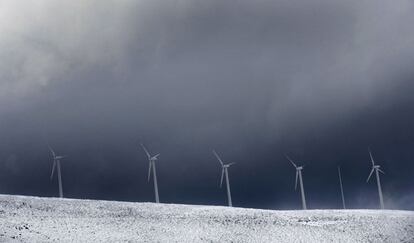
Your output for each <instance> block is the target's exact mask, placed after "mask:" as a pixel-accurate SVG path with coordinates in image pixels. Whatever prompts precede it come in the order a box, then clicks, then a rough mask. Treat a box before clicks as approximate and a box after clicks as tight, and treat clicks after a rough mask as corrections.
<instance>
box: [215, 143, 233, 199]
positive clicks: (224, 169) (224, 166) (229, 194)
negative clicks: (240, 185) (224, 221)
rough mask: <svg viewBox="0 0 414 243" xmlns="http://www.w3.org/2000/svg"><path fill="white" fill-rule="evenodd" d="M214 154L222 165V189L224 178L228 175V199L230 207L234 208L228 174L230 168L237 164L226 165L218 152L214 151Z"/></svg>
mask: <svg viewBox="0 0 414 243" xmlns="http://www.w3.org/2000/svg"><path fill="white" fill-rule="evenodd" d="M213 154H214V155H215V156H216V158H217V160H218V161H219V162H220V165H221V179H220V187H222V185H223V177H224V174H225V175H226V184H227V198H228V203H229V207H232V206H233V204H232V202H231V191H230V182H229V172H228V168H229V167H230V166H232V165H234V164H236V163H228V164H224V163H223V161H222V160H221V158H220V156H218V154H217V153H216V151H214V150H213Z"/></svg>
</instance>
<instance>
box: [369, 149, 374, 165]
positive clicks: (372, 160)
mask: <svg viewBox="0 0 414 243" xmlns="http://www.w3.org/2000/svg"><path fill="white" fill-rule="evenodd" d="M368 152H369V157H370V158H371V163H372V166H374V165H375V163H374V158H373V157H372V153H371V149H370V148H368Z"/></svg>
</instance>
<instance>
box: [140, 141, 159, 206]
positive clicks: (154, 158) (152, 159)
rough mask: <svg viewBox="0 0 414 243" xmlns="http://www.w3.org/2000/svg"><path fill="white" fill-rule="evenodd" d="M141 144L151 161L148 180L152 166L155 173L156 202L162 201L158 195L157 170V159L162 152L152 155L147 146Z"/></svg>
mask: <svg viewBox="0 0 414 243" xmlns="http://www.w3.org/2000/svg"><path fill="white" fill-rule="evenodd" d="M141 146H142V148H143V149H144V151H145V153H146V154H147V157H148V162H149V167H148V182H149V180H150V178H151V167H152V173H153V178H154V191H155V202H156V203H159V202H160V198H159V196H158V183H157V171H156V169H155V161H156V160H158V156H159V155H160V154H156V155H154V156H151V155H150V153H149V152H148V150H147V149H146V148H145V146H144V144H142V143H141Z"/></svg>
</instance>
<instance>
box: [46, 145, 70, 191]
mask: <svg viewBox="0 0 414 243" xmlns="http://www.w3.org/2000/svg"><path fill="white" fill-rule="evenodd" d="M49 150H50V152H51V153H52V157H53V167H52V174H51V175H50V180H52V179H53V173H54V172H55V168H56V167H57V174H58V181H59V197H60V198H63V188H62V174H61V172H60V160H61V159H63V158H65V157H66V156H61V155H56V153H55V151H53V149H52V147H50V146H49Z"/></svg>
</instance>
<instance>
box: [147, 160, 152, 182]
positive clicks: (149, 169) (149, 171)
mask: <svg viewBox="0 0 414 243" xmlns="http://www.w3.org/2000/svg"><path fill="white" fill-rule="evenodd" d="M151 166H152V162H151V161H150V162H149V166H148V182H149V180H150V178H151Z"/></svg>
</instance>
